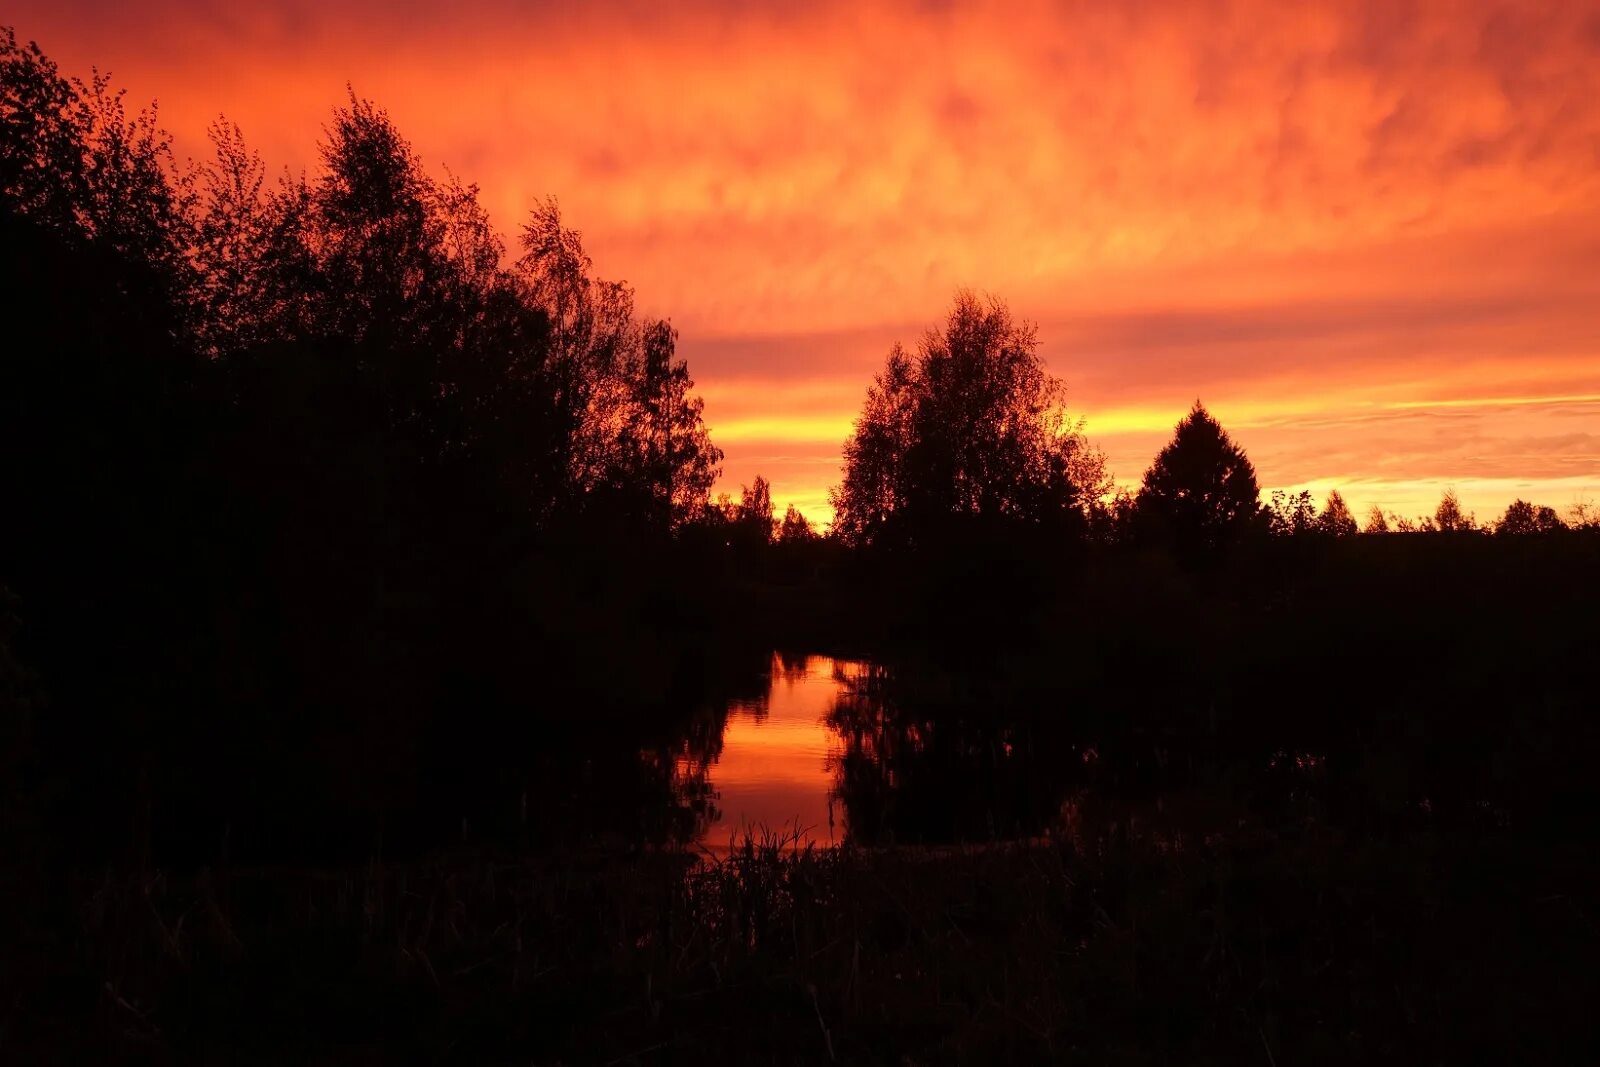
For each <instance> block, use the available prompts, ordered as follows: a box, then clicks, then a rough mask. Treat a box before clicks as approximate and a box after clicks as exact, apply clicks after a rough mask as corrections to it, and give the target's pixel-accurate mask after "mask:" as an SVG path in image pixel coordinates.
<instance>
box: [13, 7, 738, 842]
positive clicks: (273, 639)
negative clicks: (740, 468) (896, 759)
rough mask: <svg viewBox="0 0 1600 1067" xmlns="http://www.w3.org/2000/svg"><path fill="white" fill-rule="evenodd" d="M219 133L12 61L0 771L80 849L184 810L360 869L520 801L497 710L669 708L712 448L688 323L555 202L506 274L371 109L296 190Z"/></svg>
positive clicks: (345, 108)
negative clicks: (10, 771) (186, 153)
mask: <svg viewBox="0 0 1600 1067" xmlns="http://www.w3.org/2000/svg"><path fill="white" fill-rule="evenodd" d="M211 139H212V143H213V145H214V148H215V152H214V155H213V157H212V158H210V159H208V160H205V161H204V162H201V163H198V164H190V165H180V163H179V162H178V161H177V160H176V159H175V158H174V155H173V152H172V148H171V144H170V141H169V139H168V137H167V135H166V134H165V133H164V132H163V131H162V130H161V128H160V126H159V124H158V122H157V118H156V115H155V113H154V111H153V110H149V109H147V110H138V111H135V110H131V109H130V108H128V106H127V105H126V103H125V101H124V97H123V95H122V94H121V93H120V92H118V91H116V90H114V89H113V88H112V87H111V85H110V84H109V82H108V81H107V79H106V78H105V77H103V76H100V75H96V76H95V77H94V78H92V79H91V80H89V81H81V80H77V79H72V78H68V77H66V76H64V75H63V74H62V73H61V72H60V71H59V70H58V69H57V67H56V65H55V64H54V63H53V62H52V61H51V60H50V59H49V58H48V57H46V56H45V55H43V54H42V53H41V52H40V51H39V49H38V48H37V46H32V45H30V46H23V45H20V44H18V42H17V41H16V39H15V37H14V35H13V34H12V33H11V32H10V31H6V32H5V33H4V35H3V36H0V260H3V268H0V269H3V273H4V276H5V277H6V278H7V279H8V281H7V284H6V285H5V286H4V287H3V289H0V302H3V305H0V321H3V323H4V326H3V328H4V331H5V343H4V346H3V348H4V355H3V356H0V497H3V499H4V501H5V521H4V522H3V523H0V589H4V590H9V594H8V597H7V601H6V605H5V608H6V611H7V618H8V619H9V618H14V619H15V620H16V626H15V627H14V629H15V634H14V636H13V637H12V640H11V645H12V646H14V647H13V648H7V649H6V650H5V657H11V656H12V655H13V654H14V656H15V658H16V660H17V662H18V663H19V664H22V665H24V667H19V668H18V672H17V677H18V678H21V677H22V672H23V670H24V668H25V672H26V676H27V678H28V679H30V681H28V682H27V683H26V684H27V685H28V687H29V692H30V693H32V694H33V695H32V696H30V697H29V698H28V699H26V700H24V699H23V698H21V697H18V698H17V699H15V700H7V701H6V715H7V718H8V719H15V720H17V726H16V729H15V730H14V731H13V730H8V735H11V734H14V735H15V738H23V737H26V738H27V740H26V741H25V742H24V741H22V740H15V743H10V742H11V741H12V740H13V739H12V738H10V737H9V736H8V753H7V755H8V759H9V758H11V757H12V755H13V753H15V752H21V750H22V749H24V748H26V750H27V758H26V759H24V758H23V756H21V755H18V756H16V758H17V759H18V760H21V761H22V762H23V763H24V764H26V765H27V766H28V767H29V768H30V770H29V772H28V773H29V774H30V775H31V777H32V778H33V779H36V781H34V783H33V785H34V786H36V787H37V788H36V789H35V792H42V793H44V794H51V797H52V799H51V807H52V810H53V811H55V812H57V813H58V814H62V815H63V816H64V817H65V819H66V821H65V824H64V826H63V832H62V833H61V834H58V835H55V836H57V837H59V838H70V839H71V840H73V841H74V842H76V843H77V844H78V845H79V846H81V847H84V848H85V849H87V850H90V851H94V850H95V848H96V846H95V845H94V842H95V841H98V840H105V841H107V842H110V841H116V842H122V843H126V842H128V841H135V842H139V843H140V844H139V845H138V847H139V848H142V849H148V848H150V847H152V846H151V840H152V837H151V835H152V833H153V834H155V835H156V836H157V837H159V835H160V833H161V827H164V826H165V827H174V826H182V825H184V824H185V822H186V821H190V822H192V821H193V820H185V819H184V818H182V817H178V816H180V815H181V813H185V812H201V811H210V812H213V813H222V815H221V817H220V818H216V819H209V820H206V821H207V822H208V824H209V826H210V828H209V829H208V830H207V831H206V833H207V834H208V835H215V834H220V833H222V832H223V831H222V830H221V829H219V828H222V827H226V826H227V825H229V824H230V823H232V824H234V825H235V826H236V827H237V826H238V825H239V824H240V823H251V822H252V821H256V822H261V823H262V824H263V825H265V824H267V823H270V824H272V825H274V826H276V827H278V828H279V830H280V831H281V832H283V833H284V834H286V835H288V836H289V837H290V838H291V839H292V838H293V837H294V835H295V834H296V833H297V832H299V831H298V830H296V829H295V828H297V827H298V828H302V829H303V828H304V826H305V825H307V824H310V823H314V822H316V821H317V820H318V819H319V818H321V816H322V814H323V813H335V814H336V815H337V817H336V818H333V819H332V823H338V822H339V820H340V819H343V818H345V817H346V816H349V818H348V819H345V821H346V822H347V823H348V824H349V825H350V826H355V825H358V824H359V825H360V826H361V827H363V829H362V831H361V832H362V834H364V835H365V837H363V840H362V843H361V846H360V847H363V848H365V847H368V845H370V843H371V842H372V841H374V840H376V839H377V838H378V837H379V836H381V833H382V828H383V827H384V825H385V818H386V817H385V813H386V812H393V811H412V810H428V809H429V808H430V807H431V806H432V805H431V804H430V802H429V800H428V794H430V793H438V792H447V791H449V790H451V789H456V788H460V789H467V790H469V791H470V790H472V789H478V788H482V789H498V788H502V787H504V788H507V789H509V788H511V787H510V786H505V785H504V783H498V782H493V781H488V782H485V781H483V779H484V778H485V777H487V778H491V779H492V777H493V776H492V775H483V774H482V773H480V771H481V769H480V768H476V767H475V766H474V764H475V762H476V760H477V757H478V756H479V755H480V754H481V753H479V752H473V751H470V749H471V746H482V745H483V744H484V743H485V739H484V734H483V731H484V730H485V729H486V728H487V726H486V724H489V723H495V724H497V726H496V729H497V730H499V731H500V732H499V733H498V734H497V742H496V743H504V744H507V745H510V746H513V747H514V746H517V745H519V744H520V745H527V744H529V728H527V727H520V726H518V725H517V724H518V723H520V722H523V721H526V720H530V719H538V720H542V721H544V722H549V721H553V720H556V719H570V720H579V719H583V720H588V721H591V722H592V721H593V720H595V719H598V720H600V721H602V722H603V721H604V720H605V718H606V714H604V713H607V712H611V713H615V714H619V715H620V714H629V715H641V716H642V715H645V714H647V712H648V709H649V706H650V705H651V704H652V703H653V702H656V701H659V700H660V699H662V693H663V691H665V690H669V689H671V688H672V686H673V685H675V684H677V682H676V681H675V678H676V676H677V674H678V673H679V672H680V667H679V664H680V661H681V660H682V659H683V655H684V650H685V649H688V650H691V651H692V650H694V649H696V648H698V647H699V646H701V645H703V644H705V643H706V642H705V641H704V637H703V629H704V628H705V627H707V626H714V625H716V619H715V618H714V616H713V615H712V612H711V610H710V605H708V604H707V603H706V602H705V599H704V598H703V597H702V595H701V588H700V587H701V586H702V585H703V584H704V575H703V573H702V571H703V570H704V568H703V566H702V565H701V564H700V563H698V562H696V559H695V558H694V555H693V552H694V549H693V548H692V547H687V548H686V547H685V543H686V542H693V541H694V540H695V539H693V538H687V539H686V538H684V537H683V536H682V531H683V530H684V528H685V527H686V526H687V525H689V524H691V523H692V522H694V521H696V520H700V519H703V518H705V517H706V516H707V515H710V514H712V513H713V512H715V515H716V517H717V519H718V520H719V521H720V520H721V519H723V518H725V517H727V515H728V512H726V511H724V510H723V509H713V508H708V504H709V501H708V494H709V490H710V488H711V486H712V484H713V482H714V480H715V479H716V477H717V475H718V473H719V465H720V460H721V453H720V452H719V450H718V449H717V448H716V447H715V445H714V444H713V443H712V442H711V440H710V438H709V436H708V434H707V432H706V428H705V426H704V424H703V421H702V418H701V403H700V400H699V399H698V397H696V396H695V394H694V389H693V382H692V380H691V378H690V376H689V371H688V367H687V365H686V363H685V361H684V360H683V359H682V358H680V357H679V356H678V355H677V353H676V333H675V331H674V330H673V328H672V326H671V324H670V323H669V322H667V321H663V320H653V319H649V318H646V317H644V316H641V315H640V314H639V313H638V312H637V310H636V309H635V306H634V299H633V293H632V291H631V290H630V289H629V288H628V287H627V286H626V285H624V284H620V283H616V282H609V281H605V280H602V279H600V278H597V277H595V276H594V273H593V270H592V265H591V262H590V259H589V257H588V256H587V255H586V254H585V252H584V249H583V246H582V243H581V241H580V237H579V234H578V233H577V232H575V231H574V230H572V229H570V228H568V227H567V226H566V225H565V224H564V223H563V221H562V219H561V217H560V215H559V213H558V211H557V208H556V205H555V203H554V202H553V201H549V202H546V203H543V204H540V205H537V206H536V207H535V208H534V209H533V211H532V212H531V214H530V217H529V219H528V220H527V222H526V223H525V225H524V226H523V227H522V228H521V231H520V235H519V237H518V240H517V244H516V246H515V247H514V248H513V249H511V250H509V251H508V249H506V248H505V247H504V246H503V245H502V243H501V240H500V239H499V237H497V235H496V230H495V228H494V227H493V226H492V225H491V223H490V220H489V219H488V217H487V216H486V215H485V213H484V211H483V208H482V207H481V205H480V204H479V202H478V198H477V190H476V189H475V187H473V186H470V185H464V184H462V183H460V182H457V181H455V180H453V179H449V180H439V179H436V178H434V177H432V176H430V175H429V174H428V173H427V172H426V171H425V170H424V168H423V166H422V164H421V162H420V161H419V160H418V158H417V156H416V154H415V153H414V151H413V150H412V148H411V147H410V145H409V144H408V143H407V142H406V140H405V139H404V138H403V137H402V136H401V134H400V133H399V131H398V130H397V129H396V128H395V127H394V125H393V123H392V122H391V121H390V120H389V118H388V117H387V115H386V114H385V113H384V112H382V111H381V110H379V109H377V108H376V107H374V106H373V105H372V104H371V103H369V102H367V101H364V100H361V99H359V98H357V97H356V96H355V95H354V94H352V95H351V97H350V99H349V100H348V101H347V102H346V103H345V104H344V105H342V106H339V107H337V108H335V109H334V110H333V113H332V116H331V119H330V121H329V123H328V125H327V126H326V127H325V130H324V135H323V138H322V141H321V154H320V160H319V164H318V166H317V167H316V168H315V169H314V171H313V172H312V173H311V174H309V175H294V174H288V173H285V174H284V175H282V176H281V177H278V178H272V177H270V176H269V175H268V173H267V170H266V167H265V165H264V164H263V163H262V161H261V160H260V159H259V157H258V156H257V155H256V154H255V153H253V152H252V151H250V150H249V149H248V148H247V146H246V145H245V143H244V141H243V139H242V137H241V135H240V133H239V131H238V130H237V129H236V128H235V127H233V126H231V125H229V124H227V123H226V122H219V123H218V124H217V125H216V126H214V127H213V129H212V131H211ZM719 531H720V527H719ZM724 540H726V538H724ZM12 628H13V627H11V626H10V625H9V623H8V630H9V629H12ZM691 680H692V679H691ZM12 684H13V683H12V682H11V674H10V673H9V669H8V675H7V686H8V688H10V687H11V686H12ZM23 684H24V683H23V682H21V681H18V682H16V683H15V685H16V686H18V687H20V686H22V685H23ZM24 708H28V709H31V711H30V712H28V713H27V718H28V719H29V720H30V721H31V723H32V725H31V728H28V729H24V728H23V726H22V719H23V717H24V711H23V709H24ZM597 710H598V711H599V712H601V714H597ZM558 712H559V714H558ZM507 724H509V725H507ZM10 725H11V724H10V723H8V727H9V726H10ZM91 783H92V787H87V786H89V784H91ZM446 808H449V809H450V810H456V811H457V814H459V809H458V808H457V807H456V806H455V805H447V806H441V810H445V809H446ZM296 813H298V814H296ZM456 817H457V816H455V815H452V816H444V815H440V816H439V818H441V819H446V818H456ZM130 819H131V820H132V822H133V823H134V824H135V825H134V826H132V827H131V828H130V826H129V820H130ZM329 825H331V823H330V824H329ZM151 827H155V828H156V829H155V830H153V831H152V830H151V829H150V828H151ZM130 829H131V832H130ZM330 836H333V837H337V833H333V834H331V835H330ZM291 843H292V841H291ZM156 844H157V846H159V845H160V842H157V843H156ZM169 844H172V845H173V846H174V847H179V848H190V846H193V848H200V849H202V850H203V851H208V852H213V853H214V852H215V851H216V849H217V848H219V847H221V846H220V844H219V841H218V840H208V841H206V842H204V843H196V842H191V843H189V844H188V845H185V844H184V843H183V842H169ZM191 850H192V849H191Z"/></svg>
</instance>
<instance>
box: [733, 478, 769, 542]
mask: <svg viewBox="0 0 1600 1067" xmlns="http://www.w3.org/2000/svg"><path fill="white" fill-rule="evenodd" d="M739 525H740V527H741V528H742V529H744V530H745V531H746V536H747V537H749V538H750V540H751V541H753V542H754V543H756V544H761V545H765V544H770V543H771V542H772V530H773V520H772V486H771V485H770V484H769V483H768V482H767V480H766V479H765V478H763V477H761V475H759V474H758V475H756V476H755V480H754V481H752V482H751V483H750V484H749V485H746V486H743V487H742V488H741V491H740V494H739Z"/></svg>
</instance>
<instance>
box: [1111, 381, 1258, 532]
mask: <svg viewBox="0 0 1600 1067" xmlns="http://www.w3.org/2000/svg"><path fill="white" fill-rule="evenodd" d="M1135 507H1136V509H1137V513H1138V520H1137V521H1138V523H1139V525H1140V526H1141V527H1142V528H1143V529H1144V530H1145V531H1146V532H1147V535H1150V536H1155V537H1158V538H1161V539H1165V540H1169V541H1171V542H1172V543H1175V544H1176V545H1178V546H1179V547H1180V548H1181V549H1184V550H1188V551H1199V552H1212V551H1216V550H1218V549H1222V548H1224V547H1226V546H1227V545H1229V544H1230V543H1232V542H1234V541H1236V540H1238V539H1239V538H1240V537H1241V536H1242V535H1243V534H1244V533H1245V531H1247V530H1248V529H1250V528H1251V527H1252V526H1253V525H1254V524H1255V523H1256V521H1257V517H1258V516H1259V514H1260V512H1261V505H1260V488H1259V487H1258V486H1257V484H1256V471H1255V467H1254V466H1253V465H1252V464H1251V462H1250V460H1249V457H1247V456H1246V455H1245V453H1244V450H1243V449H1242V448H1240V447H1239V446H1238V445H1236V444H1234V443H1233V440H1232V439H1231V438H1230V437H1229V436H1228V435H1227V433H1226V432H1224V430H1223V429H1222V427H1221V426H1220V425H1219V424H1218V423H1217V420H1216V419H1213V418H1212V417H1211V415H1210V414H1209V413H1208V412H1207V411H1206V409H1205V408H1204V407H1203V406H1201V404H1200V402H1199V401H1198V400H1197V401H1195V405H1194V407H1193V409H1191V410H1190V412H1189V414H1188V415H1186V416H1185V417H1184V418H1183V420H1182V421H1180V422H1179V423H1178V426H1177V429H1176V430H1175V431H1174V433H1173V435H1172V440H1171V442H1170V443H1168V444H1167V446H1166V447H1165V448H1163V449H1162V450H1161V452H1160V453H1159V454H1158V455H1157V456H1156V458H1155V462H1154V463H1152V464H1151V466H1150V469H1149V470H1148V471H1146V472H1145V476H1144V483H1143V485H1142V486H1141V488H1140V490H1139V495H1138V497H1137V500H1136V503H1135Z"/></svg>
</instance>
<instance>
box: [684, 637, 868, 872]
mask: <svg viewBox="0 0 1600 1067" xmlns="http://www.w3.org/2000/svg"><path fill="white" fill-rule="evenodd" d="M866 669H867V668H866V665H865V664H863V663H859V662H853V661H849V660H838V659H833V658H830V657H827V656H802V657H783V656H779V655H776V654H775V655H774V656H773V657H772V668H771V675H770V681H769V682H768V685H767V691H766V693H765V695H763V696H761V697H758V698H755V699H735V700H732V701H730V702H729V705H728V708H727V718H726V721H725V724H724V726H723V729H722V737H721V750H720V752H718V753H717V754H715V755H714V756H711V757H710V759H709V761H707V760H706V759H704V758H703V757H702V758H699V759H697V758H695V757H691V756H688V755H684V756H680V757H679V763H678V768H677V771H678V776H679V779H680V781H686V780H695V781H697V783H698V781H699V779H698V778H697V777H696V776H698V775H703V782H704V795H705V798H706V801H707V802H706V804H705V806H704V809H703V812H702V815H701V817H700V819H699V820H697V825H696V832H695V843H696V844H697V845H698V846H699V847H700V848H703V849H707V850H709V851H720V850H723V849H726V848H727V847H728V845H729V843H730V842H732V841H738V840H743V839H744V837H745V836H746V835H747V834H748V835H750V836H752V837H754V838H756V839H757V840H762V839H766V838H770V837H774V836H776V837H781V838H783V839H785V840H786V841H787V843H789V844H790V845H794V846H804V845H808V844H809V845H817V846H827V845H833V844H838V843H840V842H842V841H844V839H845V837H846V833H847V824H846V817H845V810H844V805H843V804H842V803H840V802H839V797H838V789H837V779H838V775H839V769H840V765H841V760H842V759H843V757H844V751H845V746H844V741H843V738H842V737H841V735H840V733H839V731H838V729H836V727H835V726H834V725H833V723H832V721H831V720H832V718H833V716H834V713H835V711H836V709H837V707H838V704H839V702H840V700H841V698H842V697H844V696H846V695H847V694H848V692H849V690H850V687H851V685H852V684H853V683H854V681H855V680H856V679H858V678H859V677H860V676H861V674H862V673H863V671H865V670H866Z"/></svg>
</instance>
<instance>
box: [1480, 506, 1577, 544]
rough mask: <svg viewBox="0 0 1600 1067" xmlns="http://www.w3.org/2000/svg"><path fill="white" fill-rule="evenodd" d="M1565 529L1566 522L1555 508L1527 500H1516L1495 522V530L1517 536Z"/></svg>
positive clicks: (1498, 532)
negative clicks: (1538, 505)
mask: <svg viewBox="0 0 1600 1067" xmlns="http://www.w3.org/2000/svg"><path fill="white" fill-rule="evenodd" d="M1564 529H1566V523H1564V522H1562V521H1561V516H1559V515H1557V514H1556V510H1555V508H1547V507H1535V506H1534V505H1532V504H1530V503H1528V502H1527V501H1526V500H1515V501H1512V503H1511V505H1510V506H1509V507H1507V508H1506V513H1505V514H1504V515H1502V516H1501V517H1500V521H1499V522H1497V523H1496V524H1495V528H1494V532H1495V533H1497V534H1510V535H1513V536H1517V535H1524V534H1537V533H1553V532H1554V531H1556V530H1564Z"/></svg>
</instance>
